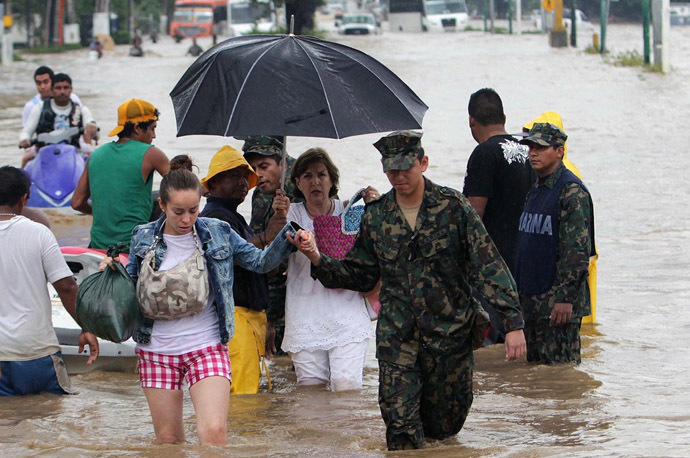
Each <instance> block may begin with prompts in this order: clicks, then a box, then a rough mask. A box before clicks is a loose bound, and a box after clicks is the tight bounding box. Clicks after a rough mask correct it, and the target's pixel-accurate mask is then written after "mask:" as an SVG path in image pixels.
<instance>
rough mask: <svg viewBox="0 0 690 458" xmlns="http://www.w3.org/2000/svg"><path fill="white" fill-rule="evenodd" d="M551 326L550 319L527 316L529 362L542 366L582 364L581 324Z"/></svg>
mask: <svg viewBox="0 0 690 458" xmlns="http://www.w3.org/2000/svg"><path fill="white" fill-rule="evenodd" d="M581 321H582V318H576V319H575V320H573V321H571V322H570V323H566V324H562V325H559V326H551V325H550V324H549V317H548V316H547V317H529V316H528V315H527V314H525V339H526V340H527V361H529V362H532V363H542V364H560V363H575V364H580V361H581V359H580V323H581Z"/></svg>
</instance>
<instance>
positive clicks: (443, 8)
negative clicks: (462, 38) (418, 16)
mask: <svg viewBox="0 0 690 458" xmlns="http://www.w3.org/2000/svg"><path fill="white" fill-rule="evenodd" d="M424 7H425V10H426V25H427V27H428V30H429V31H432V32H433V31H436V32H443V31H445V32H455V31H458V30H465V27H467V22H468V20H469V16H468V14H467V3H465V0H424Z"/></svg>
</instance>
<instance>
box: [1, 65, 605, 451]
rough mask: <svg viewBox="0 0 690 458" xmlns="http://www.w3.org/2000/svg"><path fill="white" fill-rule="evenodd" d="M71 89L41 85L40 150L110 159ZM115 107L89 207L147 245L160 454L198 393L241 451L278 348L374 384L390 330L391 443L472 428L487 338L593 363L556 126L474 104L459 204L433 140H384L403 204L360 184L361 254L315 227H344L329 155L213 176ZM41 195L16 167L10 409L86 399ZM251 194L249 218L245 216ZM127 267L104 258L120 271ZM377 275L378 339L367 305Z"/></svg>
mask: <svg viewBox="0 0 690 458" xmlns="http://www.w3.org/2000/svg"><path fill="white" fill-rule="evenodd" d="M62 75H63V74H58V75H53V73H52V71H47V70H46V68H45V67H41V68H39V69H38V70H37V71H36V74H35V75H34V78H35V81H36V86H37V89H38V91H39V95H38V96H37V97H39V98H38V99H37V100H36V101H35V102H34V101H33V99H32V101H31V102H29V103H27V107H25V113H26V112H27V110H28V115H27V116H26V119H25V121H24V129H23V130H22V134H21V137H20V141H21V146H23V147H29V146H30V145H31V140H32V139H33V138H34V137H35V134H37V133H41V132H45V131H48V130H55V129H62V128H64V127H65V126H68V125H69V126H73V125H74V126H79V127H80V128H82V129H83V138H81V139H80V140H79V141H80V142H83V143H85V144H92V141H93V138H94V136H95V133H96V132H97V130H94V127H95V123H94V122H93V118H92V117H91V114H90V112H89V111H88V110H87V109H86V107H84V106H83V105H82V104H81V102H80V101H79V99H78V98H76V96H74V94H72V93H71V80H70V79H69V77H67V75H64V76H62ZM75 113H79V116H78V117H77V116H76V115H75ZM117 114H118V124H117V126H116V127H115V128H113V129H112V130H111V131H110V132H109V134H108V135H109V136H110V137H117V139H115V140H114V141H112V142H109V143H105V144H102V145H100V146H98V147H97V148H95V149H94V150H93V151H92V152H90V155H89V158H88V162H87V164H86V168H85V170H84V172H83V174H82V176H81V179H80V180H79V183H78V185H77V189H76V191H75V193H74V196H73V199H72V203H71V204H72V207H73V208H74V209H75V210H78V211H80V212H83V213H87V214H92V215H93V225H92V227H91V242H90V247H92V248H97V249H106V248H108V247H109V246H111V245H117V244H124V245H126V246H128V247H129V251H128V254H129V258H128V262H127V265H126V270H127V272H128V274H129V275H130V277H131V278H132V280H133V281H134V282H135V283H136V285H137V290H138V291H139V290H141V291H142V293H141V294H139V295H138V297H139V306H140V310H141V322H140V325H139V327H138V329H137V331H136V332H135V334H134V337H133V339H134V341H135V342H136V343H137V350H136V351H137V354H138V357H139V366H138V367H139V378H140V381H141V385H142V387H143V390H144V393H145V395H146V398H147V401H148V406H149V409H150V412H151V417H152V421H153V425H154V431H155V435H156V439H157V441H159V442H161V443H175V442H180V441H183V440H184V439H185V433H184V428H183V422H182V399H183V398H182V391H181V389H182V387H183V385H184V384H185V383H186V385H187V386H188V388H189V393H190V395H191V398H192V401H193V404H194V408H195V411H196V422H197V430H198V435H199V441H200V443H201V444H213V445H220V444H224V443H226V441H227V422H228V420H227V414H228V404H229V396H230V395H231V394H253V393H257V392H258V390H259V387H260V381H261V377H262V372H263V373H264V375H265V376H266V377H269V370H268V366H267V365H266V364H265V361H266V359H267V358H271V357H272V356H274V355H276V354H280V352H286V353H287V354H288V355H289V356H290V358H291V359H292V363H293V365H294V368H295V373H296V377H297V384H298V385H299V386H303V385H325V386H328V387H329V388H330V389H331V390H333V391H339V390H353V389H355V390H356V389H360V388H361V387H362V384H363V380H362V374H363V369H364V363H365V356H366V350H367V346H368V342H369V340H370V339H371V338H372V337H374V336H375V337H376V357H377V359H378V369H379V395H378V399H379V404H380V408H381V414H382V417H383V420H384V422H385V424H386V442H387V446H388V449H389V450H398V449H411V448H419V447H422V446H423V445H424V443H425V440H426V438H434V439H442V438H445V437H448V436H452V435H455V434H457V433H458V432H459V431H460V429H461V428H462V427H463V424H464V422H465V419H466V417H467V415H468V413H469V410H470V406H471V405H472V400H473V393H472V378H473V367H474V355H473V349H474V348H476V347H478V346H480V345H482V343H483V344H484V345H489V344H493V343H503V344H504V345H505V355H506V359H507V360H511V361H512V360H518V359H521V358H522V357H523V356H524V355H525V354H526V358H527V361H529V362H535V363H543V364H555V363H575V364H577V363H579V362H580V360H581V356H580V334H579V333H580V325H581V322H582V318H583V317H584V316H586V315H588V314H589V313H590V289H589V284H588V278H589V274H588V271H589V264H590V261H591V260H592V259H595V257H596V252H595V249H594V216H593V215H594V214H593V204H592V199H591V196H590V193H589V191H588V189H587V187H586V186H585V185H584V184H583V182H582V180H581V179H580V178H579V177H578V175H579V174H578V172H577V170H576V169H574V170H573V171H571V170H570V169H572V168H573V166H572V163H570V162H568V161H567V159H566V140H567V138H568V137H567V135H566V134H565V131H564V129H563V124H562V121H561V119H560V116H558V115H557V114H556V113H553V112H546V113H544V114H543V115H541V116H540V117H538V118H537V119H535V121H534V122H531V123H529V124H527V125H525V129H524V133H522V134H520V135H511V134H509V133H508V132H507V131H506V129H505V122H506V116H505V114H504V110H503V104H502V101H501V98H500V97H499V95H498V94H497V93H496V92H495V91H494V90H492V89H481V90H479V91H477V92H475V93H474V94H472V95H471V96H470V99H469V105H468V114H469V127H470V131H471V133H472V136H473V138H474V139H475V140H476V141H477V143H478V145H477V147H476V148H475V149H474V151H473V152H472V154H471V155H470V158H469V161H468V164H467V172H466V176H465V183H464V188H463V191H462V193H461V192H459V191H457V190H455V189H453V188H451V187H446V186H441V185H439V184H436V183H434V182H432V181H431V180H430V179H428V178H427V177H426V176H425V173H426V171H427V169H428V166H429V163H430V157H429V156H428V155H427V154H426V151H425V149H424V147H423V146H422V133H420V132H416V131H397V132H393V133H391V134H389V135H386V136H384V137H382V138H381V139H380V140H378V141H377V142H376V143H375V144H374V145H373V147H374V148H375V150H376V151H377V152H378V153H379V154H380V156H381V164H382V169H383V173H384V174H385V175H386V177H387V179H388V181H389V183H390V185H391V189H390V190H389V191H388V192H386V193H384V194H381V193H379V191H378V190H377V189H375V188H373V187H370V186H368V187H367V186H366V184H364V183H363V188H364V190H363V191H362V197H363V199H364V202H365V205H366V207H365V210H364V213H363V214H362V215H361V222H360V227H359V232H358V234H357V235H356V239H355V240H354V245H353V246H352V247H351V249H350V250H349V252H347V254H346V255H345V257H344V259H337V258H336V257H332V256H328V255H326V254H324V253H323V252H322V251H324V243H326V244H327V243H329V241H328V240H317V236H318V231H317V228H315V221H316V220H318V219H319V217H322V216H339V217H341V218H344V217H345V216H346V215H345V210H346V208H347V202H346V201H342V200H340V199H339V198H338V189H339V182H340V180H341V177H340V172H339V170H338V168H337V167H336V165H335V163H334V162H333V160H332V159H331V158H330V156H329V154H328V152H326V151H325V150H323V149H322V148H310V149H308V150H307V151H305V152H304V153H303V154H301V155H300V156H299V157H298V158H296V159H295V158H293V157H290V156H289V155H287V154H286V152H285V148H284V144H283V139H282V138H280V137H275V136H267V135H263V136H252V137H248V138H246V139H244V145H243V148H242V152H240V151H238V150H237V149H235V148H233V147H231V146H227V145H226V146H223V147H222V148H220V149H219V150H218V151H217V152H216V153H215V155H214V156H213V157H212V159H211V161H210V164H209V167H208V173H207V174H206V176H204V177H202V178H201V179H199V178H198V177H197V175H196V174H195V173H194V168H193V160H192V158H191V157H189V156H187V155H181V156H177V157H175V158H173V159H172V160H170V161H169V160H168V158H167V156H166V155H165V153H164V152H163V151H161V150H160V149H158V148H157V147H155V146H153V145H152V142H153V139H155V138H156V127H157V121H158V117H159V115H160V113H159V111H158V110H157V109H156V107H154V106H153V105H152V104H151V103H149V102H147V101H145V100H141V99H131V100H128V101H126V102H124V103H123V104H122V105H120V107H119V108H118V110H117ZM92 126H93V127H92ZM77 144H79V145H81V143H77V142H76V141H75V145H77ZM33 154H34V153H31V154H27V155H25V158H24V161H25V162H26V161H29V160H31V159H32V155H33ZM154 172H157V173H158V174H160V175H161V176H162V177H163V178H162V181H161V185H160V189H159V192H158V198H157V201H156V205H157V206H158V207H159V209H160V212H161V214H160V217H158V218H154V219H153V220H151V219H152V216H151V213H152V212H151V210H152V209H151V202H152V195H153V189H152V186H153V185H152V183H153V174H154ZM283 176H286V177H288V179H287V180H286V183H285V186H284V187H281V181H282V180H281V179H282V177H283ZM349 179H350V180H353V179H355V178H354V177H350V178H349ZM30 184H31V183H30V181H29V179H28V178H27V176H26V175H25V174H24V173H23V172H22V171H21V170H20V169H18V168H14V167H10V166H4V167H2V168H0V252H2V253H3V256H0V295H1V296H2V297H4V298H5V299H6V300H4V301H2V302H0V315H2V316H3V317H6V318H4V319H3V320H2V321H1V322H0V371H1V375H0V395H18V394H29V393H38V392H44V391H49V392H53V393H69V392H71V388H70V387H69V380H68V378H67V374H66V372H65V371H64V364H62V365H61V366H60V365H59V364H58V362H59V361H60V360H61V356H60V353H59V351H60V349H59V346H58V345H57V340H56V338H55V332H54V331H53V330H52V327H51V326H50V313H51V312H50V300H49V298H48V297H47V294H46V292H45V285H42V284H41V283H42V282H43V283H44V282H45V281H46V279H47V280H48V281H49V282H51V283H52V284H53V285H54V286H55V289H56V290H57V291H58V294H59V296H60V299H61V301H62V303H63V304H64V306H65V308H66V309H67V311H68V312H69V313H70V314H72V316H75V293H76V290H77V285H76V283H75V281H74V280H73V278H72V273H71V272H70V270H69V269H68V267H67V265H66V263H65V261H64V259H63V258H62V256H61V255H60V251H59V248H58V245H57V241H56V240H55V237H54V236H53V234H52V233H51V232H50V230H48V229H47V228H46V227H45V226H42V225H39V224H37V223H35V222H32V221H30V220H29V219H27V218H25V217H22V216H21V215H22V214H23V211H24V210H25V207H26V204H27V201H28V199H29V194H30ZM251 189H254V192H253V194H252V197H251V199H252V213H251V218H250V221H249V222H247V221H246V220H245V218H244V217H243V216H242V215H241V214H240V213H239V212H238V210H237V209H238V206H239V205H240V204H241V203H242V202H243V201H244V200H245V199H246V197H247V195H248V194H249V191H250V190H251ZM202 197H206V202H205V205H203V206H202V200H201V198H202ZM117 261H118V260H117V259H111V258H109V257H104V259H103V262H102V263H101V269H106V268H109V267H108V266H109V265H112V263H113V262H117ZM379 282H380V295H379V298H380V302H381V310H380V311H379V314H378V322H377V325H376V330H375V332H374V330H373V328H372V324H371V318H370V316H369V314H368V312H367V304H366V301H365V299H364V296H363V294H364V293H367V292H371V291H372V290H375V289H376V288H377V285H378V284H379ZM173 296H174V297H177V298H178V299H175V300H176V301H177V302H175V304H176V306H174V307H173V306H170V305H169V304H170V303H172V302H174V300H173V299H172V297H173ZM179 298H181V299H179ZM484 311H486V312H488V314H489V318H490V323H491V327H490V330H489V329H486V331H488V333H487V332H485V331H484V328H481V326H480V322H481V315H482V314H483V312H484ZM276 335H278V336H279V338H278V339H276ZM79 342H80V345H81V346H90V349H91V356H90V359H89V362H91V361H92V360H93V359H94V358H96V357H97V355H98V342H97V339H96V337H95V336H94V335H93V334H91V333H89V332H87V331H84V332H82V334H81V335H80V340H79ZM61 368H62V369H61ZM262 369H263V370H262ZM269 383H270V378H269Z"/></svg>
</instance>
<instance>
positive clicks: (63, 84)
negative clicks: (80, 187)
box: [19, 73, 98, 167]
mask: <svg viewBox="0 0 690 458" xmlns="http://www.w3.org/2000/svg"><path fill="white" fill-rule="evenodd" d="M52 87H53V89H52V93H53V97H52V98H51V99H47V100H45V101H43V103H38V104H36V105H35V106H34V107H33V108H32V109H31V112H30V113H29V117H28V119H27V120H26V124H25V125H24V128H23V129H22V132H21V133H20V134H19V146H20V147H21V148H29V147H30V146H31V138H32V137H33V136H34V134H36V135H38V134H42V133H46V132H52V131H54V130H65V129H69V128H70V127H78V128H79V129H83V131H84V134H83V135H79V136H78V137H76V138H74V139H72V141H71V143H72V144H73V145H74V146H75V147H77V148H79V149H80V151H81V152H83V153H87V154H88V153H91V151H93V149H94V148H93V146H92V145H91V141H92V140H93V139H94V138H95V137H96V135H97V134H98V127H97V126H96V122H95V121H94V120H93V116H91V111H90V110H89V109H88V108H86V107H85V106H83V105H81V104H79V103H75V102H73V101H72V100H71V99H70V96H71V94H72V79H71V78H70V77H69V76H68V75H67V74H65V73H58V74H57V75H55V76H53V79H52ZM38 146H39V147H40V146H42V145H41V144H40V143H39V144H38ZM35 156H36V154H35V152H33V151H31V149H29V150H27V152H26V154H25V155H24V157H23V158H22V167H23V166H24V165H26V163H27V162H28V161H30V160H31V159H33V158H34V157H35Z"/></svg>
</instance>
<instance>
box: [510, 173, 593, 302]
mask: <svg viewBox="0 0 690 458" xmlns="http://www.w3.org/2000/svg"><path fill="white" fill-rule="evenodd" d="M568 183H577V184H579V185H580V186H582V187H583V189H585V191H586V192H587V194H588V195H589V192H588V191H587V188H586V187H585V185H584V184H582V181H581V180H580V179H579V178H578V177H577V176H575V174H573V173H572V172H571V171H570V170H568V169H564V170H563V173H561V176H560V177H559V178H558V181H557V182H556V185H555V186H554V187H553V189H550V188H549V187H548V186H533V187H532V189H531V190H530V192H529V195H528V196H527V201H526V202H525V207H524V209H523V211H522V216H520V224H519V227H518V257H517V266H516V273H515V281H516V283H517V287H518V291H519V292H520V293H522V294H542V293H545V292H546V291H548V290H549V289H550V288H551V286H553V282H554V279H555V276H556V264H557V263H558V241H559V240H558V228H559V221H558V213H559V210H558V201H559V199H560V196H561V192H562V191H563V187H564V186H565V185H566V184H568ZM589 200H590V209H591V211H590V229H589V232H590V234H589V235H590V241H591V244H592V254H594V218H593V208H594V207H593V206H592V199H591V197H590V199H589Z"/></svg>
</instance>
